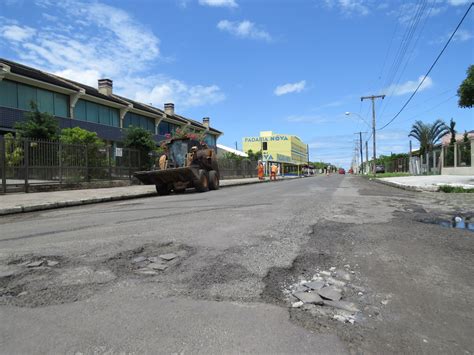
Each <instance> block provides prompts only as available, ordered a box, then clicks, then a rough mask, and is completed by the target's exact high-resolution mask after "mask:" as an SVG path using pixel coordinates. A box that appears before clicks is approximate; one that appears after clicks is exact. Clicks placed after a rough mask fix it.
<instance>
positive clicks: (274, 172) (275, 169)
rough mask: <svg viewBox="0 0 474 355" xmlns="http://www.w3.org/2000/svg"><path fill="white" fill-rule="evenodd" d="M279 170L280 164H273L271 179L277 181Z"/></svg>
mask: <svg viewBox="0 0 474 355" xmlns="http://www.w3.org/2000/svg"><path fill="white" fill-rule="evenodd" d="M277 171H278V166H276V164H272V168H271V173H270V180H273V181H276V179H277V178H276V174H277Z"/></svg>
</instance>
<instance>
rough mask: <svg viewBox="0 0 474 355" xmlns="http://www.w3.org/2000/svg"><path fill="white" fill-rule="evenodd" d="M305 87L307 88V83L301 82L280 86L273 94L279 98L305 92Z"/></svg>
mask: <svg viewBox="0 0 474 355" xmlns="http://www.w3.org/2000/svg"><path fill="white" fill-rule="evenodd" d="M305 86H306V81H305V80H301V81H299V82H297V83H288V84H284V85H279V86H277V87H276V88H275V91H274V92H273V93H274V94H275V95H277V96H281V95H286V94H290V93H292V92H301V91H303V90H304V88H305Z"/></svg>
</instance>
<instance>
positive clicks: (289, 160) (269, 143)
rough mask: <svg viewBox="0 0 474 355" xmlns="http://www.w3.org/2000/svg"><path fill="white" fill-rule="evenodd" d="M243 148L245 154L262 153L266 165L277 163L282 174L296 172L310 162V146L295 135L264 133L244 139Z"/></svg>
mask: <svg viewBox="0 0 474 355" xmlns="http://www.w3.org/2000/svg"><path fill="white" fill-rule="evenodd" d="M242 147H243V151H244V152H248V151H249V150H252V151H253V152H259V151H261V152H262V160H263V161H264V162H266V163H267V164H266V165H268V164H271V163H276V164H278V165H279V166H280V171H281V172H282V173H289V172H295V171H297V169H299V167H300V166H302V165H305V164H307V162H308V146H307V145H306V144H305V143H304V142H303V141H302V140H301V139H300V138H299V137H297V136H295V135H288V134H277V133H273V132H272V131H263V132H260V135H259V136H258V137H244V138H243V139H242Z"/></svg>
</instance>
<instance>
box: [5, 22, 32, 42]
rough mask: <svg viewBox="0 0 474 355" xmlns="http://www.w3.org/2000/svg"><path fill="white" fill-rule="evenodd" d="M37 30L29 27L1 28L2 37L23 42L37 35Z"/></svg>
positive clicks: (11, 26) (13, 26)
mask: <svg viewBox="0 0 474 355" xmlns="http://www.w3.org/2000/svg"><path fill="white" fill-rule="evenodd" d="M35 33H36V31H35V29H33V28H31V27H28V26H17V25H5V26H3V27H0V36H1V37H3V38H5V39H6V40H9V41H14V42H23V41H26V40H27V39H30V38H31V37H33V36H34V35H35Z"/></svg>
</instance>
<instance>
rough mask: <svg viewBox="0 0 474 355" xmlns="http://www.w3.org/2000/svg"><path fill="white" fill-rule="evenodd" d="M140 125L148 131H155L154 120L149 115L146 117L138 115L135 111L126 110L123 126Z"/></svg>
mask: <svg viewBox="0 0 474 355" xmlns="http://www.w3.org/2000/svg"><path fill="white" fill-rule="evenodd" d="M130 126H133V127H140V128H143V129H146V130H147V131H150V132H151V133H153V134H154V133H155V120H154V119H153V118H151V117H146V116H142V115H138V114H136V113H131V112H127V114H126V115H125V120H124V127H125V128H127V127H130Z"/></svg>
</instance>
